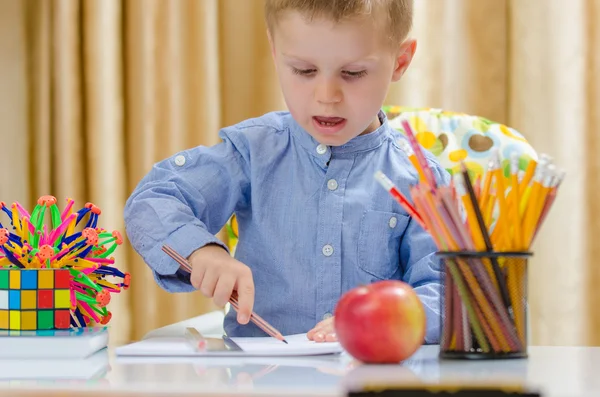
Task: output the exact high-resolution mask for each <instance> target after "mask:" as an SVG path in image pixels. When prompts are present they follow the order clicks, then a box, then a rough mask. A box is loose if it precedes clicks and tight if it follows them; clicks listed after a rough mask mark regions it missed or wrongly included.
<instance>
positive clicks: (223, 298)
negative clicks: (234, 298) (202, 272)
mask: <svg viewBox="0 0 600 397" xmlns="http://www.w3.org/2000/svg"><path fill="white" fill-rule="evenodd" d="M234 285H235V279H234V278H233V277H231V276H226V275H222V276H221V277H220V278H219V280H218V281H217V286H216V287H215V293H214V297H213V300H214V302H215V304H216V305H217V306H219V307H223V306H225V304H226V303H227V302H228V301H229V298H230V297H231V292H232V291H233V286H234Z"/></svg>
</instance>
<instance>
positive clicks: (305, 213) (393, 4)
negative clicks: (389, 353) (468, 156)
mask: <svg viewBox="0 0 600 397" xmlns="http://www.w3.org/2000/svg"><path fill="white" fill-rule="evenodd" d="M265 11H266V20H267V25H268V32H267V34H268V39H269V42H270V45H271V49H272V55H273V59H274V62H275V66H276V70H277V75H278V78H279V81H280V85H281V88H282V92H283V95H284V97H285V101H286V103H287V107H288V109H289V112H273V113H268V114H266V115H264V116H262V117H258V118H255V119H250V120H246V121H243V122H241V123H239V124H237V125H234V126H230V127H227V128H224V129H222V130H221V131H220V134H219V136H220V137H221V139H222V142H221V143H219V144H217V145H215V146H213V147H196V148H193V149H189V150H187V151H184V152H182V153H179V154H177V155H176V156H173V157H172V158H169V159H166V160H164V161H162V162H159V163H158V164H156V165H155V166H154V167H153V169H152V171H151V172H150V173H149V174H148V175H147V176H146V177H144V179H143V180H142V181H141V182H140V184H139V185H138V186H137V188H136V190H135V191H134V192H133V194H132V195H131V197H130V198H129V200H128V201H127V204H126V208H125V220H126V228H127V233H128V235H129V238H130V241H131V243H132V245H133V247H134V248H135V249H136V251H137V252H138V253H139V254H140V255H141V256H142V257H143V258H144V260H145V261H146V263H147V264H148V265H149V266H150V268H151V269H152V271H153V273H154V275H155V279H156V281H157V283H158V284H159V285H160V286H161V287H162V288H164V289H165V290H167V291H171V292H184V291H192V290H194V289H200V290H201V291H202V293H203V294H204V295H205V296H207V297H211V298H213V300H214V302H215V303H216V304H217V305H219V306H222V305H224V304H225V303H226V302H227V301H228V299H229V297H230V295H231V292H232V291H233V290H237V291H238V295H239V301H240V310H239V312H238V313H237V315H236V312H235V311H233V310H232V311H230V312H229V313H228V314H227V315H226V318H225V324H224V328H225V332H227V334H228V335H230V336H264V335H265V334H264V333H263V331H261V330H260V329H259V328H258V327H256V326H255V325H254V324H253V323H248V317H249V315H250V312H251V311H252V310H253V309H254V310H255V311H256V313H257V314H259V315H260V316H261V317H263V318H264V319H265V320H266V321H268V322H269V323H271V324H272V325H273V326H274V327H275V328H277V329H278V330H279V331H280V332H281V333H282V334H283V335H289V334H296V333H305V332H306V333H308V337H309V338H310V339H312V340H315V341H318V342H320V341H333V340H336V337H335V330H334V327H333V325H334V321H333V318H332V317H331V314H332V313H333V312H334V309H335V305H336V303H337V301H338V299H339V298H340V296H341V295H342V294H343V293H344V292H346V291H347V290H349V289H351V288H353V287H356V286H358V285H360V284H367V283H371V282H374V281H377V280H383V279H399V280H403V281H405V282H407V283H409V284H410V285H412V286H413V288H414V289H415V291H416V292H417V293H418V294H419V296H420V298H421V300H422V302H423V304H424V306H425V309H426V314H427V333H426V338H425V341H424V342H425V343H436V342H437V341H438V337H439V336H438V332H439V323H440V318H439V316H440V314H439V313H440V309H439V293H440V288H441V287H440V271H441V270H440V265H439V262H438V261H437V260H436V259H435V256H434V252H435V251H436V247H435V245H434V243H433V241H432V239H431V238H430V236H429V235H428V234H427V233H426V232H425V231H423V230H422V229H421V228H420V227H419V226H418V225H417V223H416V222H415V221H414V220H412V219H411V218H410V217H409V216H408V215H407V214H406V212H405V211H404V209H403V208H401V206H400V205H399V204H397V203H396V202H395V201H394V199H393V198H392V197H391V196H390V195H389V194H388V193H387V192H386V191H385V190H384V189H383V188H381V186H379V185H378V183H377V181H376V180H375V179H374V177H373V175H374V173H375V172H376V171H377V170H382V171H383V172H384V173H385V174H387V175H388V176H389V177H390V178H391V179H392V180H393V181H394V182H395V183H396V184H397V185H398V187H399V188H400V189H401V190H402V191H403V192H404V193H405V194H406V195H408V187H409V186H410V185H411V184H415V183H416V182H417V173H416V172H415V170H414V169H413V167H412V165H411V163H410V162H409V160H408V159H407V157H406V155H405V154H404V152H403V151H402V150H401V149H400V147H399V145H398V140H401V139H405V138H404V137H403V136H402V134H400V133H398V132H397V131H395V130H394V129H393V128H391V127H390V126H389V125H388V123H387V120H386V117H385V114H384V113H383V112H382V111H381V110H380V109H381V106H382V103H383V101H384V98H385V96H386V93H387V90H388V87H389V85H390V84H391V83H392V82H395V81H397V80H399V79H400V77H401V76H402V74H403V73H404V71H405V70H406V68H407V67H408V66H409V64H410V62H411V60H412V58H413V55H414V53H415V49H416V42H415V41H414V40H407V39H406V37H407V35H408V31H409V29H410V27H411V21H412V1H410V0H379V1H376V0H338V1H333V0H266V6H265ZM428 159H429V162H430V165H431V167H432V168H433V170H434V174H435V175H436V178H438V180H439V182H440V183H444V184H445V183H447V182H448V177H449V176H448V175H447V174H446V173H445V171H444V170H443V169H442V168H441V167H440V165H439V164H438V163H437V162H436V161H435V160H434V159H433V157H432V156H430V155H428ZM234 212H235V214H236V216H237V220H238V227H239V236H240V239H239V242H238V245H237V247H236V254H235V258H233V257H232V256H231V255H230V254H229V252H228V250H227V247H226V246H225V245H224V244H223V243H221V242H220V241H219V240H218V239H217V238H215V237H214V234H215V233H217V232H218V231H219V230H220V229H221V228H222V227H223V225H224V224H225V223H226V222H227V220H228V219H229V218H230V216H231V215H232V214H233V213H234ZM163 244H168V245H170V246H172V247H173V248H174V249H175V250H176V251H178V252H179V253H180V254H181V255H183V256H185V257H187V258H188V259H189V260H190V261H191V264H192V268H193V270H192V274H191V276H190V275H188V274H185V273H183V272H181V271H179V270H178V265H177V263H176V262H174V261H173V260H172V259H171V258H169V257H168V256H167V255H166V254H164V253H163V252H162V251H161V247H162V245H163Z"/></svg>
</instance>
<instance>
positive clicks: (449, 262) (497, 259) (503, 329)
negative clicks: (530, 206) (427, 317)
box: [438, 252, 532, 359]
mask: <svg viewBox="0 0 600 397" xmlns="http://www.w3.org/2000/svg"><path fill="white" fill-rule="evenodd" d="M531 256H532V254H531V253H529V252H439V253H438V257H439V258H440V259H441V262H442V264H443V267H444V275H443V287H444V288H443V293H442V294H441V301H442V302H441V303H442V304H441V308H442V310H441V313H442V319H441V320H442V327H441V338H440V341H441V342H440V358H445V359H508V358H524V357H527V334H528V329H527V264H528V259H529V258H530V257H531Z"/></svg>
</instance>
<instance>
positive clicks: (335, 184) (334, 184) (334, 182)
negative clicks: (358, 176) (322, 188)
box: [327, 179, 338, 190]
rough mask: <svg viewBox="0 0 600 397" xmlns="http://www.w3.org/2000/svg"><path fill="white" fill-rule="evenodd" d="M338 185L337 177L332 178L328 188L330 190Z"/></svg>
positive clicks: (328, 182)
mask: <svg viewBox="0 0 600 397" xmlns="http://www.w3.org/2000/svg"><path fill="white" fill-rule="evenodd" d="M337 187H338V183H337V181H336V180H335V179H330V180H328V181H327V188H328V189H329V190H335V189H337Z"/></svg>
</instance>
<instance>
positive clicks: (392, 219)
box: [389, 216, 398, 229]
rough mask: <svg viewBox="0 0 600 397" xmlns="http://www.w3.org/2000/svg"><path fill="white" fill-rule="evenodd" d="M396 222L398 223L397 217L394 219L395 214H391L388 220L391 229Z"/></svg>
mask: <svg viewBox="0 0 600 397" xmlns="http://www.w3.org/2000/svg"><path fill="white" fill-rule="evenodd" d="M397 223H398V219H396V217H395V216H392V217H391V218H390V222H389V224H390V227H391V228H392V229H393V228H395V227H396V224H397Z"/></svg>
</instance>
